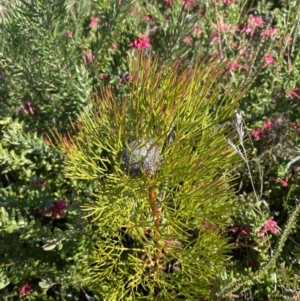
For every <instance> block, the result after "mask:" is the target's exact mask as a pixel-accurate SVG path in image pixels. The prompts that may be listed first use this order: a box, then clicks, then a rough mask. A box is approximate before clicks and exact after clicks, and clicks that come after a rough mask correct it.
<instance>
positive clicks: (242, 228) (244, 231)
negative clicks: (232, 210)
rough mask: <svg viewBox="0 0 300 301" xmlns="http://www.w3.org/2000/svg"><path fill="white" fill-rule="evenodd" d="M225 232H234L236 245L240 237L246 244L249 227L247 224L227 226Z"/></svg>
mask: <svg viewBox="0 0 300 301" xmlns="http://www.w3.org/2000/svg"><path fill="white" fill-rule="evenodd" d="M227 232H231V233H234V234H236V240H235V245H236V246H238V244H239V241H240V239H241V238H243V239H244V242H245V244H247V235H248V234H249V233H250V232H251V227H250V226H247V225H235V226H233V227H231V228H229V230H228V231H227Z"/></svg>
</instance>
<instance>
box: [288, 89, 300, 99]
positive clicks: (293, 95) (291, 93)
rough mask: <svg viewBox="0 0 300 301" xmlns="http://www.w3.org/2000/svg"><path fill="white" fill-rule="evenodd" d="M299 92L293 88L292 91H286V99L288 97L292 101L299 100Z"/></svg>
mask: <svg viewBox="0 0 300 301" xmlns="http://www.w3.org/2000/svg"><path fill="white" fill-rule="evenodd" d="M299 91H300V89H299V88H298V87H295V88H294V89H293V90H286V91H285V95H287V96H288V97H290V98H292V99H294V98H298V99H300V95H299Z"/></svg>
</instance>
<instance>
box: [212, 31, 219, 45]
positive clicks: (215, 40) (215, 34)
mask: <svg viewBox="0 0 300 301" xmlns="http://www.w3.org/2000/svg"><path fill="white" fill-rule="evenodd" d="M210 41H211V42H212V43H214V42H218V41H220V37H219V35H218V34H217V33H216V32H213V33H212V34H211V39H210Z"/></svg>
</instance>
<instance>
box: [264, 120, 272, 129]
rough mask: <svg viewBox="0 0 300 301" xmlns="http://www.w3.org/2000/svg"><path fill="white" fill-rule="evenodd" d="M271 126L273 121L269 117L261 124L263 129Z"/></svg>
mask: <svg viewBox="0 0 300 301" xmlns="http://www.w3.org/2000/svg"><path fill="white" fill-rule="evenodd" d="M272 127H273V123H272V121H271V120H270V119H268V120H266V121H265V122H264V125H263V129H270V128H272Z"/></svg>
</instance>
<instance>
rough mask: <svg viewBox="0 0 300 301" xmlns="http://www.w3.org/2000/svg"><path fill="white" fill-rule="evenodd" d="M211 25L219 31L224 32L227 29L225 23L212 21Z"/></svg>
mask: <svg viewBox="0 0 300 301" xmlns="http://www.w3.org/2000/svg"><path fill="white" fill-rule="evenodd" d="M212 25H213V27H214V28H216V29H217V30H218V31H220V32H225V31H226V29H227V24H225V23H217V24H215V23H212Z"/></svg>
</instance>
